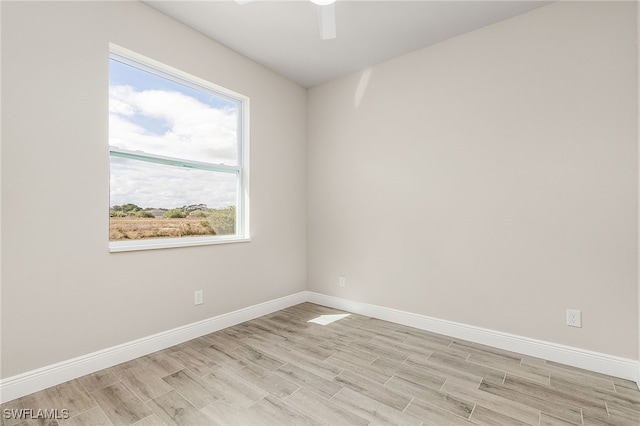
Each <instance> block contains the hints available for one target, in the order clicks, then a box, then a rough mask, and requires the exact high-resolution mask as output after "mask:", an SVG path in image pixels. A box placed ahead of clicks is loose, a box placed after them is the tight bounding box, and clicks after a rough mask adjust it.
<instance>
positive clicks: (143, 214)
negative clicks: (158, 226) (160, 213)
mask: <svg viewBox="0 0 640 426" xmlns="http://www.w3.org/2000/svg"><path fill="white" fill-rule="evenodd" d="M135 215H136V217H149V218H151V217H155V216H154V215H153V213H152V212H150V211H148V210H141V211H139V212H136V213H135Z"/></svg>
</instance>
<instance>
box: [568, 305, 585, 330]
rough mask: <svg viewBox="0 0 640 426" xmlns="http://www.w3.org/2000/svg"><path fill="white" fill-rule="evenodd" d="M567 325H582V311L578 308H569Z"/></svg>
mask: <svg viewBox="0 0 640 426" xmlns="http://www.w3.org/2000/svg"><path fill="white" fill-rule="evenodd" d="M567 325H568V326H569V327H582V312H581V311H579V310H577V309H567Z"/></svg>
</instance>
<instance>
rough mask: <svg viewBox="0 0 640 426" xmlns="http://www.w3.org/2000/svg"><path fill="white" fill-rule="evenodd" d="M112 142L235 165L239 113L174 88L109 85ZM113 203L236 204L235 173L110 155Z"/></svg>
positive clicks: (149, 205) (158, 204)
mask: <svg viewBox="0 0 640 426" xmlns="http://www.w3.org/2000/svg"><path fill="white" fill-rule="evenodd" d="M109 93H110V97H109V112H110V114H109V143H110V145H111V146H115V147H118V148H121V149H127V150H132V151H144V152H147V153H152V154H157V155H162V156H168V157H175V158H182V159H188V160H196V161H204V162H210V163H214V164H221V163H222V164H227V165H235V164H237V149H236V143H237V142H236V128H237V111H234V110H231V109H222V108H215V107H213V106H211V105H207V104H204V103H202V102H200V101H198V100H197V99H195V98H192V97H190V96H187V95H185V94H183V93H179V92H175V91H162V90H145V91H137V90H135V89H134V88H132V87H130V86H111V87H110V92H109ZM110 185H111V200H110V204H111V205H118V204H125V203H135V204H137V205H139V206H141V207H162V208H172V207H179V206H182V205H189V204H200V203H204V204H207V205H208V206H209V207H226V206H228V205H233V204H235V201H236V182H235V175H233V174H228V173H218V172H209V171H202V170H196V169H186V168H178V167H172V166H164V165H160V164H154V163H147V162H141V161H135V160H126V159H122V158H116V157H112V158H111V182H110Z"/></svg>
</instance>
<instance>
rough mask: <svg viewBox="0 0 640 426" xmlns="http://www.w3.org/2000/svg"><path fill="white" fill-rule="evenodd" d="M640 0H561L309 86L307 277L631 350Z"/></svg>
mask: <svg viewBox="0 0 640 426" xmlns="http://www.w3.org/2000/svg"><path fill="white" fill-rule="evenodd" d="M635 7H636V6H635V3H634V2H619V3H618V2H558V3H555V4H552V5H550V6H547V7H543V8H540V9H536V10H534V11H532V12H529V13H527V14H524V15H520V16H517V17H515V18H513V19H509V20H507V21H503V22H500V23H497V24H494V25H491V26H489V27H485V28H483V29H480V30H478V31H474V32H472V33H468V34H465V35H463V36H460V37H457V38H454V39H451V40H448V41H445V42H443V43H440V44H437V45H434V46H431V47H428V48H426V49H423V50H420V51H416V52H413V53H410V54H408V55H405V56H402V57H399V58H396V59H393V60H391V61H388V62H385V63H382V64H379V65H377V66H374V67H372V68H371V69H368V70H363V71H361V72H358V73H355V74H352V75H348V76H346V77H343V78H339V79H336V80H334V81H331V82H328V83H326V84H323V85H320V86H317V87H314V88H313V89H311V90H310V91H309V100H308V169H309V170H308V173H309V176H308V181H309V201H308V235H309V236H308V238H309V243H308V255H309V256H308V286H309V289H310V290H312V291H316V292H319V293H324V294H329V295H335V296H340V297H346V298H349V299H354V300H357V301H362V302H366V303H371V304H377V305H382V306H386V307H391V308H396V309H401V310H406V311H410V312H414V313H419V314H424V315H428V316H432V317H437V318H442V319H447V320H451V321H457V322H461V323H466V324H471V325H475V326H479V327H485V328H489V329H494V330H498V331H503V332H508V333H514V334H518V335H523V336H528V337H531V338H537V339H542V340H546V341H552V342H557V343H561V344H566V345H570V346H575V347H579V348H583V349H589V350H594V351H600V352H604V353H608V354H612V355H618V356H621V357H627V358H631V359H637V357H638V312H637V310H638V295H637V292H638V283H637V272H636V268H637V263H638V260H637V250H636V243H637V221H638V217H637V210H636V203H637V199H638V194H637V180H638V179H637V162H638V160H637V140H636V137H637V129H636V120H637V117H636V108H637V104H636V96H637V90H636V45H635V41H636V10H635ZM339 275H345V276H346V278H347V286H346V288H339V287H338V276H339ZM566 308H572V309H580V310H582V313H583V328H581V329H577V328H569V327H567V326H565V309H566Z"/></svg>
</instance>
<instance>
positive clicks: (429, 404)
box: [405, 397, 480, 421]
mask: <svg viewBox="0 0 640 426" xmlns="http://www.w3.org/2000/svg"><path fill="white" fill-rule="evenodd" d="M456 399H458V398H457V397H456ZM416 400H417V401H420V402H422V403H423V404H427V405H428V406H430V407H432V408H434V409H436V410H439V411H444V412H445V413H447V414H451V415H452V416H456V417H459V418H461V419H464V420H469V421H470V420H471V414H472V413H473V411H474V410H475V408H476V406H477V405H480V404H478V403H477V402H474V403H473V408H472V409H471V412H470V413H469V417H463V416H461V415H460V414H456V413H454V412H452V411H449V410H447V409H446V408H444V407H440V406H438V405H436V404H434V403H432V402H430V401H426V400H424V399H420V398H419V397H414V398H413V399H412V402H413V401H416ZM463 402H464V401H463ZM409 405H410V404H408V405H407V407H405V410H406V409H407V408H408V406H409Z"/></svg>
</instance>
